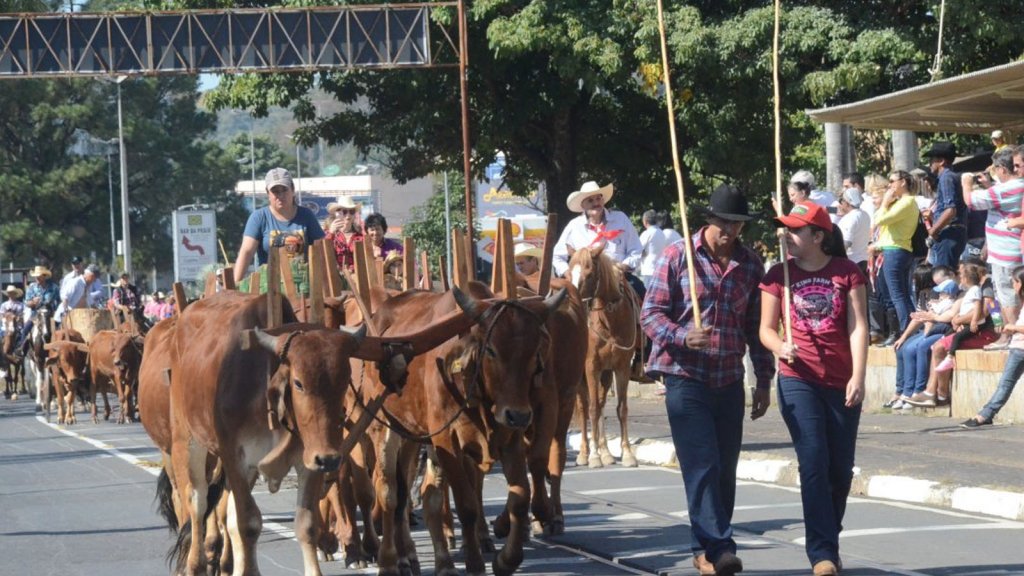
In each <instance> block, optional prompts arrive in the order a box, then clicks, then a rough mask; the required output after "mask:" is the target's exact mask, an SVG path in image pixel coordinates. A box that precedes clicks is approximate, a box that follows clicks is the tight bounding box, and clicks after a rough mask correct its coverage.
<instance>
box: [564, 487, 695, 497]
mask: <svg viewBox="0 0 1024 576" xmlns="http://www.w3.org/2000/svg"><path fill="white" fill-rule="evenodd" d="M675 488H676V486H633V487H631V488H602V489H600V490H574V491H573V492H575V493H576V494H580V495H582V496H601V495H604V494H624V493H626V492H650V491H653V490H669V489H675Z"/></svg>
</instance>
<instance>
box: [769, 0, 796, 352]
mask: <svg viewBox="0 0 1024 576" xmlns="http://www.w3.org/2000/svg"><path fill="white" fill-rule="evenodd" d="M781 14H782V2H781V0H775V34H774V36H773V37H772V84H773V88H774V90H775V97H774V98H773V100H774V104H775V210H776V211H777V212H778V213H777V214H776V216H782V112H781V111H780V108H781V102H782V98H781V97H780V96H779V21H780V16H781ZM779 256H780V257H781V258H782V322H783V325H784V326H785V327H786V343H787V344H789V345H790V346H792V345H793V326H792V324H793V321H792V320H791V319H790V317H789V314H790V310H789V307H790V296H789V254H788V253H787V250H786V237H785V236H784V235H779Z"/></svg>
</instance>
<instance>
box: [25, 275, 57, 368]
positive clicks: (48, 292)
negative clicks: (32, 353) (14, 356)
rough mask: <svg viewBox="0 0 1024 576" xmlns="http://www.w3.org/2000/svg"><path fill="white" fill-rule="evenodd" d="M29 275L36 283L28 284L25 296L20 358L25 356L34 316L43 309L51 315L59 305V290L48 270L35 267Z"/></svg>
mask: <svg viewBox="0 0 1024 576" xmlns="http://www.w3.org/2000/svg"><path fill="white" fill-rule="evenodd" d="M29 275H30V276H32V277H33V278H35V279H36V281H35V282H33V283H32V284H29V287H28V291H27V293H26V294H25V312H24V314H25V323H24V324H23V325H22V327H21V335H20V336H19V346H18V351H19V353H20V354H21V356H24V355H25V352H26V348H27V347H28V335H29V333H31V332H32V325H33V323H34V320H35V317H36V314H38V313H39V311H40V310H42V309H44V308H45V309H46V310H47V311H49V312H51V313H52V312H53V311H54V310H56V309H57V305H58V304H60V288H58V287H57V283H56V282H54V281H53V279H52V276H53V274H52V273H51V272H50V269H49V268H47V267H46V266H38V265H37V266H36V267H35V268H33V269H32V271H31V272H30V273H29Z"/></svg>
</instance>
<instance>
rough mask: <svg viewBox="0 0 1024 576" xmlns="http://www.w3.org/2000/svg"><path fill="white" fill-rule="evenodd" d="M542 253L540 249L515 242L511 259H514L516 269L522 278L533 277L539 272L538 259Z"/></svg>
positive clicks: (525, 243)
mask: <svg viewBox="0 0 1024 576" xmlns="http://www.w3.org/2000/svg"><path fill="white" fill-rule="evenodd" d="M543 257H544V253H543V252H541V249H540V248H537V247H536V246H534V245H533V244H529V243H527V242H517V243H516V247H515V250H514V251H513V255H512V258H513V259H515V262H516V269H518V270H519V273H520V274H522V275H523V276H533V275H534V274H536V273H537V272H540V259H541V258H543Z"/></svg>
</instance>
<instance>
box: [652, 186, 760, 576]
mask: <svg viewBox="0 0 1024 576" xmlns="http://www.w3.org/2000/svg"><path fill="white" fill-rule="evenodd" d="M704 212H705V214H706V215H707V225H706V226H704V227H703V228H701V229H700V230H699V231H698V232H697V233H696V234H694V235H693V238H692V240H693V259H694V272H695V276H696V279H697V286H696V287H695V290H696V293H697V299H698V304H699V308H700V314H701V319H702V322H703V325H702V327H701V328H702V329H701V330H697V329H696V327H695V326H694V322H693V320H694V315H693V310H694V307H693V301H692V300H691V299H690V281H689V276H688V273H687V267H686V244H685V243H684V242H676V243H674V244H672V245H670V246H668V247H666V248H665V250H664V252H662V255H661V258H660V259H659V260H658V262H657V264H656V265H655V269H654V276H653V277H652V278H651V285H650V287H649V289H648V291H647V298H646V299H645V300H644V306H643V310H642V311H641V314H640V319H641V323H642V324H643V329H644V332H645V333H646V334H647V337H648V338H650V340H651V354H650V359H649V360H648V363H647V372H648V374H649V375H650V376H651V377H652V378H655V379H657V378H658V377H661V378H662V381H663V383H664V384H665V410H666V412H667V414H668V422H669V426H670V428H671V431H672V443H673V444H674V445H675V449H676V455H677V458H678V460H679V465H680V469H681V471H682V475H683V485H684V487H685V491H686V501H687V503H688V510H689V517H690V525H691V527H692V529H691V540H690V548H691V550H692V551H693V565H694V567H695V568H697V569H698V570H699V571H700V573H701V574H717V575H718V576H731V575H733V574H736V573H737V572H741V571H742V570H743V562H741V561H740V559H739V558H738V557H737V556H736V541H735V539H734V538H733V530H732V514H733V508H734V505H735V502H736V466H737V464H738V463H739V457H740V443H741V441H742V438H743V412H744V407H745V399H746V398H745V393H744V389H743V380H744V374H745V371H746V368H745V367H744V361H743V359H744V356H745V354H746V352H747V349H748V347H749V349H750V359H751V362H752V363H753V366H754V373H755V374H756V375H757V386H756V388H755V389H754V390H753V391H752V396H753V403H752V408H751V413H750V417H751V419H752V420H756V419H758V418H760V417H761V416H763V415H764V414H765V412H766V411H767V410H768V405H769V403H770V389H771V380H772V377H773V376H774V375H775V362H774V359H773V358H772V356H771V354H770V353H769V352H768V350H767V349H765V347H764V345H762V344H761V340H760V339H759V338H758V322H759V320H760V318H761V292H760V291H759V290H758V289H757V287H758V284H759V283H760V282H761V278H762V277H763V276H764V263H763V262H762V261H761V259H760V258H759V257H758V256H757V254H756V253H755V252H754V251H753V250H751V249H750V248H748V247H746V246H744V245H742V244H741V243H740V240H739V235H740V232H742V231H743V226H744V225H745V224H746V222H748V221H750V220H752V219H753V218H752V216H751V215H750V213H749V211H748V205H747V199H746V197H745V196H744V194H743V192H742V191H740V190H739V189H738V188H736V187H735V186H730V185H725V184H723V185H721V186H719V187H718V188H716V189H715V190H714V192H712V194H711V204H710V209H707V210H704Z"/></svg>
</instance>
